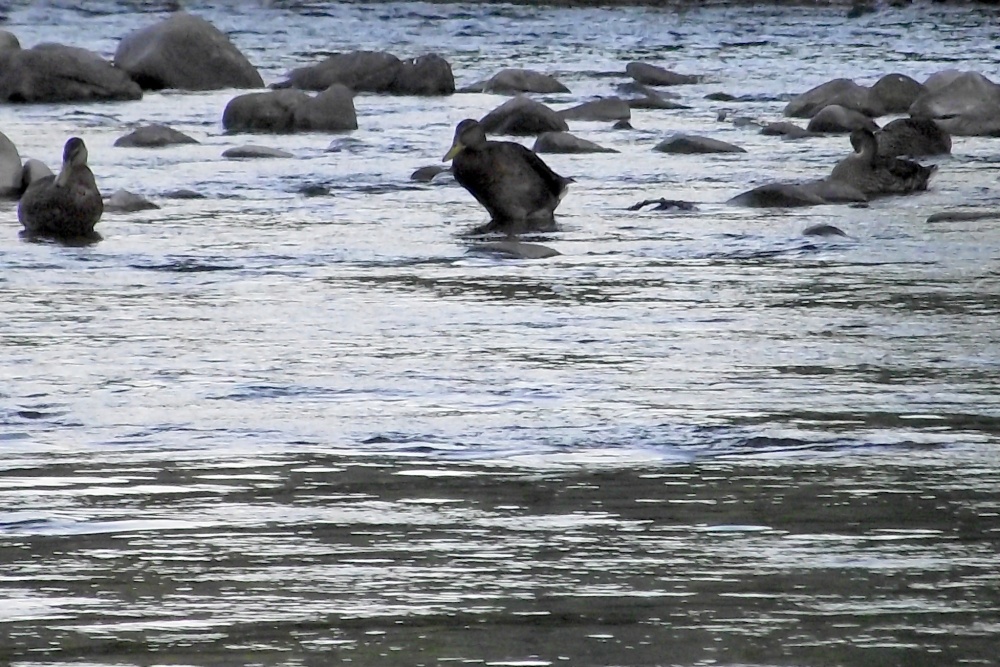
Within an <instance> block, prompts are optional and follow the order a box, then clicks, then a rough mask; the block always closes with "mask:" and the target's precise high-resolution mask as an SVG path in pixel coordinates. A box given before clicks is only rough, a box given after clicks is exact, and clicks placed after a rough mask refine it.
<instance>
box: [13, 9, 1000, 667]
mask: <svg viewBox="0 0 1000 667" xmlns="http://www.w3.org/2000/svg"><path fill="white" fill-rule="evenodd" d="M74 4H77V3H62V2H49V3H44V4H43V3H13V6H12V8H11V9H10V10H9V20H8V23H7V25H6V27H7V28H8V29H10V30H12V31H13V32H15V34H17V35H18V37H19V38H20V39H21V41H22V43H23V44H26V45H31V44H33V43H36V42H38V41H43V40H45V41H62V42H66V43H72V44H77V45H81V46H87V47H89V48H92V49H95V50H97V51H99V52H101V53H103V54H104V55H106V56H110V55H111V54H112V53H113V51H114V48H115V46H116V45H117V40H118V38H119V37H120V36H121V35H123V34H125V33H126V32H128V31H129V30H132V29H134V28H137V27H141V26H144V25H147V24H148V23H149V22H151V21H152V20H153V19H155V18H156V17H157V16H159V14H156V13H152V14H151V13H145V14H143V13H138V12H135V13H130V12H129V11H128V10H127V6H128V3H125V4H121V5H120V4H113V3H91V4H89V5H88V7H89V8H90V9H89V14H88V15H87V16H88V17H87V18H86V19H81V17H80V13H79V12H78V11H77V10H76V9H74V8H73V5H74ZM190 9H193V10H196V11H199V9H200V13H202V14H203V15H205V16H206V17H207V18H209V19H210V20H212V21H213V22H214V23H216V25H218V26H220V27H221V28H223V29H225V30H227V31H229V32H230V33H231V34H232V35H233V38H234V40H235V41H236V43H237V44H238V45H239V46H240V47H241V48H242V49H243V50H244V51H245V52H246V53H247V54H248V55H249V57H250V58H251V60H253V61H254V62H255V63H256V64H257V65H258V66H259V67H260V68H261V71H262V74H263V75H264V78H265V80H266V81H268V82H273V81H277V80H279V79H281V78H282V77H283V76H284V74H285V73H286V72H287V70H289V69H291V68H293V67H296V66H299V65H302V64H308V63H312V62H315V60H317V59H318V58H319V57H320V54H323V53H326V52H331V51H336V50H338V49H356V48H373V49H389V50H391V51H393V52H395V53H397V54H399V55H405V56H412V55H418V54H420V53H423V52H425V51H429V50H437V51H439V52H441V53H442V54H443V55H444V56H445V57H446V58H448V60H449V61H450V62H452V64H453V67H454V69H455V73H456V78H457V79H458V82H459V85H464V84H467V83H471V82H472V81H475V80H478V79H482V78H486V77H487V76H490V75H491V74H493V73H494V72H495V71H497V70H498V69H500V68H501V67H504V66H526V67H535V68H538V69H542V70H545V71H549V72H552V73H554V74H556V75H558V76H559V77H560V78H561V79H563V80H564V81H565V82H566V83H567V84H568V85H569V86H570V88H571V89H572V90H573V92H572V93H570V94H566V95H554V96H549V97H546V98H544V99H545V101H546V102H547V103H549V104H551V105H552V106H555V107H557V108H563V107H567V106H571V105H573V104H576V103H578V102H580V101H583V100H586V99H589V98H590V97H592V96H594V95H599V94H600V95H607V94H611V93H612V92H613V91H614V86H615V85H616V84H617V83H619V82H621V81H623V80H624V76H623V75H622V74H620V73H621V72H622V71H623V69H624V64H625V63H627V62H629V61H631V60H651V61H655V62H660V63H663V64H666V65H669V66H671V67H673V68H676V69H678V70H679V71H683V72H694V73H704V74H707V75H709V80H708V82H706V83H703V84H698V85H694V86H687V87H683V88H679V89H677V92H679V93H680V95H681V99H682V101H683V102H684V103H686V104H689V105H691V106H692V109H689V110H681V111H635V112H634V114H633V120H632V122H633V125H635V127H636V128H637V130H636V131H635V132H632V133H622V132H617V131H612V130H610V129H609V128H608V127H607V126H606V124H602V123H574V125H573V128H572V129H573V131H574V132H576V133H578V134H580V135H581V136H584V137H587V138H590V139H592V140H594V141H597V142H598V143H601V144H603V145H607V146H611V147H614V148H616V149H618V150H619V151H620V153H618V154H600V155H587V156H565V155H556V156H551V158H547V159H548V160H549V161H550V163H551V164H553V165H554V166H555V167H556V168H557V170H559V171H561V172H563V173H566V174H569V175H573V176H574V177H575V178H576V179H577V183H576V184H575V185H574V186H573V188H572V190H571V194H570V195H569V196H568V197H567V198H566V200H565V201H564V204H563V205H562V207H561V208H560V214H561V215H560V218H559V219H560V222H561V224H562V226H563V231H561V232H558V233H555V234H551V235H548V236H546V237H543V238H541V239H539V240H540V242H542V243H546V244H548V245H551V246H552V247H554V248H556V249H558V250H559V251H560V252H561V253H562V255H560V256H558V257H555V258H552V259H549V260H545V261H537V262H529V261H512V260H504V259H499V258H496V257H493V256H489V255H483V254H481V253H475V252H469V250H470V242H469V241H467V240H464V239H461V238H459V237H458V236H457V234H458V232H460V231H461V230H463V229H465V228H467V227H471V226H473V225H475V224H478V223H480V222H482V221H483V220H482V217H483V214H482V211H481V210H480V209H479V208H478V206H477V205H476V204H475V203H474V202H473V201H471V198H470V197H469V196H468V195H467V193H465V192H464V191H463V190H461V189H460V188H458V187H457V186H456V185H455V184H454V183H453V182H451V181H450V180H449V179H447V178H443V179H436V180H435V181H434V182H432V183H430V184H415V183H412V182H411V181H409V174H410V173H411V172H412V171H413V170H414V169H416V168H417V167H420V166H424V165H427V164H435V163H439V162H440V158H441V155H442V154H443V152H444V150H445V149H446V148H447V145H448V142H449V141H450V139H451V135H452V131H453V127H454V124H455V122H457V121H458V120H460V119H461V118H464V117H467V116H480V115H482V114H483V113H485V112H486V111H488V110H489V109H491V108H493V107H494V106H496V105H497V104H499V103H500V101H502V98H499V97H496V96H492V95H478V94H474V95H455V96H452V97H449V98H445V99H424V98H392V97H384V96H372V95H362V96H359V97H358V98H357V99H356V105H357V107H358V114H359V119H360V124H361V128H360V129H359V130H358V131H356V132H354V133H351V134H350V135H347V136H344V135H317V134H305V135H295V136H281V137H270V136H255V137H250V138H248V137H240V136H227V135H225V134H224V133H223V132H222V129H221V125H220V118H221V110H222V109H223V108H224V106H225V103H226V102H227V101H228V100H229V99H230V98H231V97H232V96H233V94H234V93H233V91H221V92H213V93H196V94H179V93H173V92H166V93H153V94H149V95H147V96H146V97H145V98H144V99H143V100H142V101H141V102H134V103H124V104H102V105H94V106H84V107H80V108H76V107H67V106H59V105H41V106H37V107H0V122H2V129H3V131H4V133H6V134H7V135H8V136H10V137H11V138H12V139H13V140H14V142H15V143H16V144H17V146H18V147H19V149H20V150H21V152H22V154H23V155H25V156H30V157H38V158H42V159H44V160H46V161H47V162H49V163H50V164H51V163H53V162H54V160H55V159H56V157H57V155H58V153H59V151H60V150H61V146H62V142H63V141H64V136H65V135H66V134H68V133H70V132H73V133H82V134H83V136H85V137H86V140H87V143H88V146H89V147H90V154H91V162H92V164H93V168H94V170H95V172H96V173H97V175H98V179H99V183H100V184H101V186H102V188H103V189H104V190H106V191H107V192H111V191H113V190H115V189H117V188H127V189H130V190H134V191H137V192H141V193H143V194H145V195H147V196H149V197H150V198H152V199H154V200H156V201H157V202H158V203H160V204H161V205H162V206H163V208H162V209H160V210H157V211H148V212H142V213H138V214H131V215H123V214H113V213H109V214H107V215H105V217H104V219H103V220H102V222H101V224H100V227H99V229H100V230H101V232H102V234H103V235H104V240H102V241H101V242H100V243H98V244H96V245H92V246H88V247H82V248H65V247H59V246H53V245H50V244H37V243H25V242H22V241H20V240H19V239H18V238H17V236H16V227H17V226H16V222H15V221H16V213H15V205H14V204H13V203H6V204H0V214H2V215H3V216H4V217H5V219H7V220H8V221H9V223H10V224H9V225H8V226H7V231H8V233H6V234H5V235H3V236H2V238H3V239H4V240H3V241H0V261H2V263H3V266H4V271H3V273H2V275H0V321H2V322H3V326H2V327H0V344H2V346H3V350H4V355H3V356H2V357H0V373H2V377H3V378H4V382H3V383H2V385H0V451H2V452H3V457H2V459H0V546H2V548H0V662H2V661H9V662H13V663H15V664H18V665H33V664H42V663H44V664H69V663H72V664H74V665H80V664H95V665H96V664H100V665H106V664H149V661H150V660H154V659H155V660H157V661H159V660H162V661H163V662H165V663H166V662H169V663H170V664H185V663H190V664H199V665H207V664H212V665H215V664H218V665H223V664H251V663H253V664H265V665H298V664H306V665H309V664H330V663H336V662H346V661H348V660H351V661H352V662H354V663H355V664H380V665H394V664H399V665H407V666H412V665H414V664H447V663H449V662H469V663H472V664H494V665H536V664H537V665H546V664H574V665H611V664H615V665H618V664H635V665H659V664H761V665H764V664H767V665H772V664H788V665H842V664H851V665H879V666H882V665H895V664H906V665H940V664H956V663H958V662H960V661H962V662H965V663H966V664H994V663H995V648H994V644H995V636H996V633H997V631H998V628H1000V595H998V593H997V591H1000V585H998V584H1000V581H998V579H1000V575H998V574H997V572H1000V567H998V566H1000V562H998V561H1000V557H998V555H997V552H996V543H997V539H998V537H1000V519H998V516H1000V500H998V497H1000V494H998V490H1000V472H998V468H997V465H996V455H995V452H996V444H997V431H998V425H1000V402H998V398H997V394H996V391H995V389H996V386H997V383H998V370H1000V352H998V350H1000V346H998V345H997V334H996V320H997V315H998V306H1000V299H998V296H997V295H998V293H1000V289H998V287H1000V284H998V276H1000V274H998V270H997V251H996V248H997V247H998V241H1000V239H998V238H997V231H996V227H995V225H994V224H992V223H990V222H988V221H987V222H985V223H983V222H968V221H957V222H938V223H927V222H926V219H927V216H928V215H929V214H930V213H932V212H936V211H939V210H942V209H945V208H950V207H954V206H957V205H978V206H986V207H990V206H993V207H995V206H996V204H997V202H996V197H995V196H994V194H993V191H994V187H993V186H994V184H995V181H996V171H995V169H993V163H995V162H996V158H995V153H996V143H995V141H996V140H994V139H982V138H967V137H961V138H956V139H955V146H954V155H952V156H950V157H947V158H943V159H941V160H940V161H939V163H940V168H939V171H938V173H937V175H936V176H935V179H934V181H933V183H932V187H931V189H930V191H929V192H927V193H925V194H921V195H919V196H914V197H909V198H895V199H887V200H882V201H878V202H875V203H874V204H873V205H872V206H871V207H869V208H865V209H855V208H849V207H819V208H815V209H809V210H791V211H759V210H737V209H732V208H729V207H727V206H725V205H724V204H722V203H721V202H723V201H725V200H726V199H727V198H728V197H730V196H732V195H734V194H736V193H738V192H740V191H742V190H745V189H747V188H749V187H751V186H753V185H758V184H760V183H763V182H767V181H771V180H805V179H808V178H815V177H819V176H822V175H825V173H827V171H828V170H829V168H830V166H831V165H832V164H833V163H834V162H835V161H836V160H837V159H838V158H839V157H840V156H842V155H843V154H844V153H845V152H846V150H849V149H848V147H847V141H846V139H845V138H844V137H825V138H820V139H815V140H810V141H805V142H782V141H780V140H777V139H774V138H769V137H762V136H761V135H759V134H757V133H756V130H755V128H753V127H749V128H737V127H735V126H734V125H732V124H731V123H720V122H718V121H717V120H716V115H717V113H718V111H719V110H722V109H725V110H727V111H728V112H729V113H730V115H747V116H750V117H754V118H758V119H761V120H776V119H778V118H779V116H780V110H781V108H782V106H783V102H781V101H780V99H781V97H782V96H784V95H787V94H789V93H794V92H799V91H802V90H805V89H807V88H809V87H811V86H813V85H816V84H818V83H821V82H823V81H826V80H828V79H831V78H834V77H836V76H850V77H855V78H857V79H858V80H860V81H863V82H866V83H871V82H872V81H874V79H875V78H876V77H877V76H879V75H881V74H884V73H886V72H888V71H901V72H904V73H907V74H910V75H912V76H914V77H915V78H917V79H918V80H919V79H923V78H924V77H926V76H927V75H928V74H930V73H933V72H936V71H939V70H941V69H944V68H946V67H956V68H960V69H976V70H979V71H982V72H984V73H985V74H987V75H988V76H993V75H994V74H995V71H996V70H997V64H998V63H1000V56H998V52H997V51H996V50H995V49H994V48H993V41H994V40H992V32H991V31H992V27H991V25H992V24H991V23H990V21H991V19H990V16H991V15H992V14H991V12H993V13H995V11H996V10H991V9H987V8H977V9H976V10H975V11H972V10H970V9H968V8H962V7H952V6H938V5H928V6H924V5H919V6H914V7H910V8H904V9H901V10H886V11H883V12H880V13H878V14H876V15H872V16H868V17H862V19H859V20H856V21H846V20H845V19H844V17H843V13H844V12H843V11H842V8H801V7H782V8H780V9H773V8H762V7H753V8H747V7H741V8H731V7H730V8H725V7H709V8H701V9H697V8H682V9H680V10H673V9H671V10H656V9H648V8H628V9H625V8H619V9H538V8H530V7H522V6H500V5H498V6H487V7H483V6H478V5H455V4H422V3H381V4H371V5H364V4H354V3H351V4H331V3H267V5H266V6H264V3H258V4H254V3H222V4H218V5H215V6H208V7H206V6H201V8H199V7H190ZM81 20H85V21H86V22H87V23H86V26H87V28H88V29H87V30H84V31H81V30H80V28H79V22H80V21H81ZM334 24H336V26H337V28H336V29H331V27H330V26H332V25H334ZM260 26H267V27H268V30H267V31H266V32H261V31H260ZM664 26H669V29H666V28H665V27H664ZM456 35H457V36H460V38H457V39H452V38H453V37H455V36H456ZM994 78H995V77H994ZM719 90H723V91H726V92H730V93H733V94H737V95H740V94H750V95H755V96H757V97H756V98H755V99H758V100H759V101H755V102H746V103H727V104H722V103H717V102H710V101H708V100H706V99H705V98H704V95H706V94H707V93H710V92H717V91H719ZM144 122H165V123H168V124H170V125H171V126H173V127H175V128H176V129H179V130H182V131H184V132H187V133H189V134H191V135H192V136H195V137H196V138H198V139H199V140H200V141H201V144H198V145H186V146H181V147H175V148H169V149H164V150H157V151H144V150H138V149H120V148H114V147H112V144H113V142H114V140H115V139H116V138H118V137H119V136H121V135H122V134H125V132H126V131H127V130H128V129H129V128H130V126H131V125H133V124H137V123H144ZM674 131H692V132H702V133H708V134H711V135H712V136H715V137H717V138H720V139H724V140H728V141H732V142H735V143H739V144H740V145H743V146H745V147H746V148H747V149H748V150H749V151H750V152H749V153H748V154H747V155H746V156H740V157H738V158H733V157H731V156H725V157H721V158H711V157H709V158H705V157H691V156H666V155H662V154H658V153H653V152H652V151H651V148H652V146H654V145H655V144H656V143H657V142H658V141H659V140H660V139H661V138H663V137H664V136H665V135H666V134H668V133H670V132H674ZM248 140H250V141H252V142H253V143H264V144H267V145H273V146H280V147H282V148H284V149H286V150H289V151H290V152H292V153H293V154H294V155H295V157H294V158H292V159H285V160H273V161H266V162H230V161H225V160H223V159H222V158H221V157H220V155H221V153H222V151H223V150H224V149H225V148H227V147H230V146H232V145H235V144H238V143H246V142H247V141H248ZM331 143H332V144H334V145H335V148H339V150H335V151H332V152H328V151H327V150H326V149H327V147H328V146H330V145H331ZM308 185H320V186H324V187H327V188H328V189H329V190H330V192H331V195H330V196H321V197H305V196H302V195H300V194H298V193H299V191H300V190H301V189H302V188H303V187H304V186H308ZM177 188H190V189H195V190H197V191H198V192H201V193H202V194H204V195H205V196H206V198H205V199H200V200H193V201H192V200H175V199H168V198H166V196H165V194H166V193H167V192H169V191H171V190H174V189H177ZM657 197H668V198H679V199H688V200H692V201H696V202H698V203H699V206H700V210H699V211H697V212H693V213H659V212H649V211H643V212H637V213H633V212H629V211H627V210H625V209H626V208H627V207H628V206H629V205H631V204H633V203H635V202H637V201H641V200H643V199H649V198H657ZM817 222H825V223H829V224H834V225H837V226H838V227H841V228H842V229H844V230H845V231H846V232H847V233H848V234H849V235H850V236H849V237H848V238H841V239H812V238H805V237H802V236H801V231H802V229H804V228H805V227H806V226H808V225H811V224H814V223H817ZM151 656H152V657H151ZM86 660H89V661H91V662H90V663H85V662H82V661H86Z"/></svg>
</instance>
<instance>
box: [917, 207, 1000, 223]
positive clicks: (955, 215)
mask: <svg viewBox="0 0 1000 667" xmlns="http://www.w3.org/2000/svg"><path fill="white" fill-rule="evenodd" d="M996 218H1000V209H998V210H994V211H985V210H978V211H969V210H964V211H940V212H938V213H932V214H931V215H929V216H927V222H965V221H975V220H993V219H996Z"/></svg>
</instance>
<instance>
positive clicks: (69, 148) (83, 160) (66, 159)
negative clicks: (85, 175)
mask: <svg viewBox="0 0 1000 667" xmlns="http://www.w3.org/2000/svg"><path fill="white" fill-rule="evenodd" d="M86 164H87V146H86V145H84V143H83V139H81V138H80V137H70V138H69V139H68V140H67V141H66V146H65V147H64V148H63V165H64V166H72V167H79V166H85V165H86Z"/></svg>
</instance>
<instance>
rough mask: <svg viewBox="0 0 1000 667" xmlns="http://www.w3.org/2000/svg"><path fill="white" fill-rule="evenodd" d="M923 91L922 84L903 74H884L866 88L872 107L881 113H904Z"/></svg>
mask: <svg viewBox="0 0 1000 667" xmlns="http://www.w3.org/2000/svg"><path fill="white" fill-rule="evenodd" d="M922 92H924V86H923V85H922V84H921V83H920V82H919V81H916V80H915V79H912V78H910V77H908V76H906V75H905V74H896V73H894V74H886V75H885V76H883V77H882V78H881V79H879V80H878V81H876V82H875V83H874V84H872V87H871V88H869V89H868V98H869V102H870V104H871V106H872V107H873V108H876V107H877V108H879V109H881V110H882V112H883V113H887V114H890V113H906V112H907V111H908V110H909V108H910V105H911V104H913V102H914V101H915V100H916V99H917V98H918V97H920V93H922Z"/></svg>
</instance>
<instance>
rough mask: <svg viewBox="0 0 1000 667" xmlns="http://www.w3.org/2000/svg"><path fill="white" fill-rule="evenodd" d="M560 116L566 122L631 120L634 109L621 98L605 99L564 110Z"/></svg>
mask: <svg viewBox="0 0 1000 667" xmlns="http://www.w3.org/2000/svg"><path fill="white" fill-rule="evenodd" d="M559 115H560V116H562V117H563V118H564V119H566V120H603V121H613V120H614V121H618V120H629V119H630V118H631V117H632V109H631V107H629V105H628V102H626V101H625V100H623V99H622V98H620V97H604V98H601V99H599V100H591V101H589V102H584V103H583V104H578V105H577V106H575V107H571V108H569V109H563V110H562V111H560V112H559Z"/></svg>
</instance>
